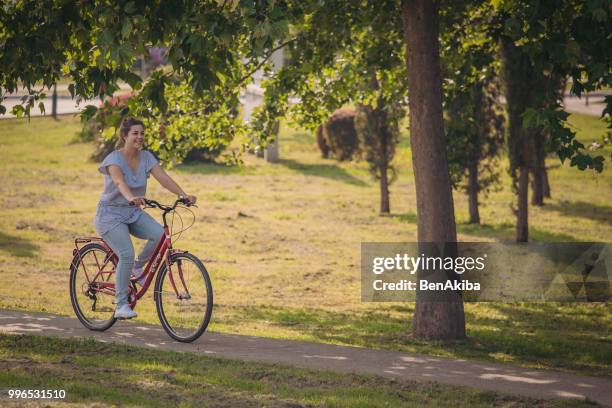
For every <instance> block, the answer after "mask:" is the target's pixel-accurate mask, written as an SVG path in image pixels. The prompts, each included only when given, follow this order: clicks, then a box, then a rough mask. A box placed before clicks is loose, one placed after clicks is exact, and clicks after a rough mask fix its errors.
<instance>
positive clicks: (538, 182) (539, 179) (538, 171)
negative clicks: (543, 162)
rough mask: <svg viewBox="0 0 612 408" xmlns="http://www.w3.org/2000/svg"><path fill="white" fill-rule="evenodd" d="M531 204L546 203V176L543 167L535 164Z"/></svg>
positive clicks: (532, 175) (541, 204) (532, 172)
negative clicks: (544, 176) (543, 173)
mask: <svg viewBox="0 0 612 408" xmlns="http://www.w3.org/2000/svg"><path fill="white" fill-rule="evenodd" d="M531 177H532V179H531V205H537V206H543V205H544V178H543V175H542V168H541V167H540V166H539V165H538V166H534V167H533V168H532V171H531Z"/></svg>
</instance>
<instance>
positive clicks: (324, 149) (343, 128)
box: [317, 108, 359, 161]
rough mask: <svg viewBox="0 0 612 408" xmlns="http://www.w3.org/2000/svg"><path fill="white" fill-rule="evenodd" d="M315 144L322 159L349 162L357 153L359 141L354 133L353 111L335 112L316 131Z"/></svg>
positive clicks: (343, 109) (341, 110)
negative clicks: (328, 158) (327, 158)
mask: <svg viewBox="0 0 612 408" xmlns="http://www.w3.org/2000/svg"><path fill="white" fill-rule="evenodd" d="M317 143H318V145H319V149H320V150H321V154H322V155H323V157H329V156H331V157H334V158H335V159H337V160H340V161H342V160H350V159H352V158H353V156H354V155H357V154H358V153H359V139H358V137H357V132H356V131H355V110H353V109H351V108H342V109H338V110H336V111H335V112H334V113H333V114H332V115H331V117H330V118H329V120H328V121H327V123H325V124H323V125H321V126H320V127H319V129H318V130H317Z"/></svg>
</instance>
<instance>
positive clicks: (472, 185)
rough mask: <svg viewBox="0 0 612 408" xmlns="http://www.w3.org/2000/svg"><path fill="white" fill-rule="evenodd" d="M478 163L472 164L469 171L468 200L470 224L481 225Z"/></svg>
mask: <svg viewBox="0 0 612 408" xmlns="http://www.w3.org/2000/svg"><path fill="white" fill-rule="evenodd" d="M478 187H479V186H478V163H477V162H476V163H472V164H470V167H469V169H468V199H469V207H470V224H480V212H479V211H478Z"/></svg>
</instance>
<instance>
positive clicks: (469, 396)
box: [0, 335, 598, 408]
mask: <svg viewBox="0 0 612 408" xmlns="http://www.w3.org/2000/svg"><path fill="white" fill-rule="evenodd" d="M0 384H2V387H3V388H4V389H8V388H19V389H24V388H29V389H63V390H65V391H66V396H67V397H66V399H65V401H64V402H65V403H87V404H94V403H95V404H97V403H101V404H104V405H111V404H118V405H122V406H125V405H138V406H143V407H166V406H181V407H191V406H197V407H202V406H205V407H212V406H215V407H237V406H239V407H245V408H246V407H261V406H266V407H286V408H289V407H292V408H298V407H315V406H326V407H351V408H354V407H399V406H402V407H429V406H430V407H495V406H504V407H507V406H512V407H542V408H543V407H570V406H571V407H588V406H598V405H597V404H595V403H592V402H584V401H575V400H572V401H561V400H545V399H535V398H528V397H518V396H509V395H502V394H498V393H495V392H487V391H478V390H475V389H472V388H467V387H456V386H449V385H441V384H438V383H432V382H416V381H401V382H398V381H394V380H392V379H387V378H383V377H378V376H373V375H356V374H337V373H332V372H325V371H315V370H308V369H301V368H294V367H288V366H283V365H271V364H261V363H247V362H242V361H235V360H228V359H220V358H211V357H206V356H197V355H194V354H190V353H177V352H169V351H158V350H147V349H143V348H138V347H131V346H126V345H118V344H109V343H98V342H96V341H94V340H91V339H82V340H81V339H79V340H77V339H70V340H65V339H56V338H45V337H37V336H13V335H0Z"/></svg>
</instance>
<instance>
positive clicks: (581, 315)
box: [0, 115, 612, 376]
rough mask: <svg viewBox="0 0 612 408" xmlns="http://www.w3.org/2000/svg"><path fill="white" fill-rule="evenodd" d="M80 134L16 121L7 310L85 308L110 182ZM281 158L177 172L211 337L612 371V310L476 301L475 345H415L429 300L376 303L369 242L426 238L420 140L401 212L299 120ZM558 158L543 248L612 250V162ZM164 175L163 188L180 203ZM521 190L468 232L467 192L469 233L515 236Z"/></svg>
mask: <svg viewBox="0 0 612 408" xmlns="http://www.w3.org/2000/svg"><path fill="white" fill-rule="evenodd" d="M571 121H572V123H574V124H575V126H576V128H577V130H578V131H579V136H580V138H581V140H585V141H586V140H590V139H592V140H595V139H596V138H597V137H596V134H598V132H599V131H600V130H602V129H604V128H605V125H604V124H603V122H601V121H598V120H597V119H596V118H592V117H586V116H581V115H572V116H571ZM78 129H79V123H78V121H77V120H76V119H74V118H71V117H62V118H61V119H60V120H59V121H54V120H52V119H43V118H33V119H32V120H31V121H30V122H28V121H25V120H3V121H0V147H1V149H2V152H3V160H2V161H0V206H1V207H0V208H2V209H1V210H0V271H2V274H1V276H2V281H3V282H2V285H0V307H2V308H11V309H22V310H32V311H47V312H52V313H58V314H63V315H73V311H72V308H71V305H70V300H69V296H68V291H67V288H68V265H69V263H70V260H71V256H72V248H73V240H74V237H75V236H78V235H92V234H94V233H95V231H94V228H93V224H92V222H93V217H94V213H95V207H96V203H97V201H98V198H99V195H100V192H101V189H102V176H101V175H100V174H99V173H98V172H97V170H96V165H95V164H94V163H92V162H90V161H89V160H88V157H89V155H90V154H91V152H92V149H93V146H92V145H91V144H80V143H72V142H71V141H72V140H73V138H74V135H75V133H76V132H77V130H78ZM280 149H281V157H282V161H281V162H280V163H279V164H276V165H271V164H267V163H265V162H264V161H263V160H261V159H257V158H255V157H253V156H250V155H246V156H245V157H244V159H245V166H244V167H243V168H235V167H227V166H224V165H218V164H206V165H203V164H199V165H195V164H191V165H185V166H179V167H177V168H176V169H174V170H172V171H171V174H172V176H173V177H174V178H175V179H176V180H177V181H178V182H179V183H180V184H181V185H182V186H183V188H184V189H185V190H186V191H188V192H190V193H192V194H195V195H197V196H198V197H199V203H200V207H199V208H198V209H196V224H195V225H194V227H193V228H191V229H190V230H189V231H187V232H186V233H185V234H183V236H182V237H181V239H180V240H179V241H178V242H177V243H176V247H178V248H184V249H188V250H189V251H190V252H192V253H194V254H196V255H198V256H199V257H201V258H202V259H203V260H204V262H205V264H206V266H207V268H208V270H209V272H210V274H211V276H212V280H213V285H214V290H215V311H214V313H213V319H212V323H211V326H210V329H211V330H214V331H222V332H230V333H240V334H248V335H258V336H267V337H274V338H287V339H300V340H308V341H318V342H327V343H337V344H347V345H358V346H367V347H374V348H386V349H393V350H403V351H414V352H420V353H428V354H433V355H441V356H450V357H461V358H466V357H468V358H476V359H482V360H489V361H497V362H509V363H515V364H520V365H524V366H528V367H540V368H553V369H563V370H569V371H577V372H582V373H587V374H590V375H601V376H610V375H611V373H612V334H611V333H612V330H611V328H612V317H611V316H612V314H611V313H610V311H611V309H612V308H611V307H610V305H609V304H554V303H548V304H530V303H519V304H499V303H469V304H466V305H465V310H466V319H467V330H468V340H467V341H465V342H461V343H457V344H444V343H438V342H421V341H417V340H415V339H412V338H411V337H410V336H409V335H408V333H409V332H410V327H411V319H412V312H413V307H414V305H413V304H410V303H405V304H400V303H362V302H361V301H360V252H359V251H360V243H361V242H365V241H381V242H385V241H387V242H398V241H408V242H410V241H416V228H417V226H416V215H415V213H416V204H415V191H414V182H413V175H412V164H411V160H410V157H411V155H410V150H409V147H408V146H407V144H406V143H405V140H403V141H402V143H401V146H400V148H399V150H398V152H397V154H396V163H397V165H398V168H399V178H398V180H397V181H396V183H394V184H393V185H392V186H391V192H392V196H391V209H392V216H390V217H381V216H379V214H378V208H377V205H378V202H379V197H378V185H377V183H376V182H374V181H373V180H372V179H371V177H370V175H369V173H368V171H367V166H366V165H365V164H364V163H355V162H347V163H337V162H335V161H331V160H324V159H321V158H320V157H319V154H318V153H317V151H316V146H315V141H314V138H313V136H312V135H310V134H308V133H305V132H303V131H300V130H293V129H289V128H287V127H283V128H282V131H281V137H280ZM548 164H549V166H556V167H553V168H551V170H550V179H551V185H552V199H551V200H548V201H547V205H546V206H544V207H542V208H530V231H531V237H532V239H534V240H536V241H590V240H593V241H604V242H610V241H612V219H611V217H610V211H611V209H610V204H609V201H610V200H609V198H610V197H612V176H611V175H610V172H609V168H608V169H606V171H605V172H604V173H603V174H596V173H593V172H588V171H587V172H581V171H579V170H577V169H575V168H570V167H569V166H568V165H567V164H565V165H560V164H559V163H558V160H557V159H555V158H552V157H551V158H549V159H548ZM502 165H503V166H504V167H505V166H506V165H507V162H506V161H503V162H502ZM151 180H152V182H151V183H150V186H149V191H148V195H149V196H151V197H153V198H155V199H158V200H159V201H162V202H164V201H166V202H167V201H170V200H171V199H172V195H171V194H170V193H168V192H166V191H163V189H162V188H161V187H160V186H159V185H157V183H155V182H154V181H153V179H151ZM509 185H510V181H509V178H508V176H507V175H506V174H505V173H504V175H503V177H502V186H501V187H502V188H501V190H500V191H497V192H493V193H491V194H490V195H489V196H488V197H487V198H486V199H483V200H482V201H483V204H482V206H481V218H482V221H483V225H480V226H473V225H469V224H466V219H467V198H466V197H465V196H464V195H463V194H462V193H459V192H455V194H454V199H455V206H456V215H457V219H458V233H459V239H460V240H462V241H498V240H512V238H513V236H514V231H513V224H514V215H513V212H512V208H511V204H512V203H513V202H514V195H513V193H512V191H511V189H510V187H509ZM153 214H155V215H156V216H158V215H159V214H156V213H153ZM186 221H189V218H188V216H187V219H186ZM137 245H142V243H138V244H137ZM138 312H139V320H141V321H144V322H148V323H153V324H157V323H158V320H157V316H156V314H155V308H154V305H153V302H152V300H151V297H150V296H146V297H145V299H144V301H142V302H141V303H139V305H138Z"/></svg>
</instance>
